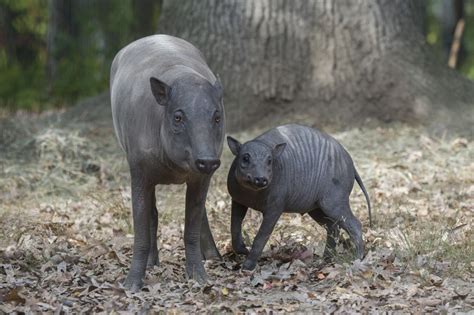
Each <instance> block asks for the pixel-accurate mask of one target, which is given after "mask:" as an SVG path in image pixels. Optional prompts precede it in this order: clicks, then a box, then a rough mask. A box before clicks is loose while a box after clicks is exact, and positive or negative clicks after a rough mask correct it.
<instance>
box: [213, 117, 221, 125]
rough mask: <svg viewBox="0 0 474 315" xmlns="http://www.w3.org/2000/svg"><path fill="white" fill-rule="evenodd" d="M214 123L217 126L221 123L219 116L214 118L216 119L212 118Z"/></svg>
mask: <svg viewBox="0 0 474 315" xmlns="http://www.w3.org/2000/svg"><path fill="white" fill-rule="evenodd" d="M214 121H215V122H216V124H218V123H220V122H221V118H220V117H219V116H216V118H214Z"/></svg>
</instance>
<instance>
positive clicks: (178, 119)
mask: <svg viewBox="0 0 474 315" xmlns="http://www.w3.org/2000/svg"><path fill="white" fill-rule="evenodd" d="M181 121H183V115H182V114H181V113H180V112H177V113H174V122H175V123H180V122H181Z"/></svg>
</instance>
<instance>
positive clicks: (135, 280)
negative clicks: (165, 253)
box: [124, 171, 154, 292]
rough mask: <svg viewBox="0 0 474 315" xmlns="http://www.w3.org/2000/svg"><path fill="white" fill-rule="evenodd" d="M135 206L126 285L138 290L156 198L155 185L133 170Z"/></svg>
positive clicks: (147, 248) (133, 200)
mask: <svg viewBox="0 0 474 315" xmlns="http://www.w3.org/2000/svg"><path fill="white" fill-rule="evenodd" d="M131 175H132V208H133V230H134V240H133V257H132V264H131V266H130V270H129V271H128V275H127V279H126V280H125V283H124V286H125V287H126V288H127V289H129V290H131V291H134V292H136V291H138V290H140V289H141V287H142V286H143V278H144V277H145V270H146V265H147V260H148V254H149V252H150V212H151V209H152V202H153V200H154V198H153V194H154V187H153V185H151V184H150V183H149V182H147V180H146V178H145V177H144V176H143V174H142V173H141V172H137V171H132V172H131Z"/></svg>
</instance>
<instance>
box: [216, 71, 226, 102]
mask: <svg viewBox="0 0 474 315" xmlns="http://www.w3.org/2000/svg"><path fill="white" fill-rule="evenodd" d="M214 88H215V89H216V91H217V96H218V98H219V99H221V98H222V97H223V96H224V88H223V87H222V83H221V78H220V77H219V75H216V82H214Z"/></svg>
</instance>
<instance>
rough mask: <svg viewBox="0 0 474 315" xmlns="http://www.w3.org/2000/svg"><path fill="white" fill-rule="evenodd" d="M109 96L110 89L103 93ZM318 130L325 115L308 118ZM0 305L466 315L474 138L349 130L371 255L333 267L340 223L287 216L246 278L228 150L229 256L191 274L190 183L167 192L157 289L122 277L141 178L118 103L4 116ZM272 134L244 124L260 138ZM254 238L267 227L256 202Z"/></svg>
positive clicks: (218, 184)
mask: <svg viewBox="0 0 474 315" xmlns="http://www.w3.org/2000/svg"><path fill="white" fill-rule="evenodd" d="M100 100H102V101H104V102H106V96H103V97H102V98H100ZM298 119H299V121H305V122H306V123H307V124H308V125H311V121H310V118H301V117H300V118H298ZM0 128H1V133H0V200H1V204H0V217H1V222H0V225H1V226H0V310H1V311H3V312H6V313H10V312H13V311H18V312H31V311H32V312H56V311H64V312H79V311H81V312H102V311H105V312H113V311H117V312H119V311H122V312H123V311H128V312H139V311H150V312H153V311H159V310H166V311H169V312H176V313H188V312H197V311H199V312H203V311H204V312H219V313H220V312H249V313H269V312H270V311H277V312H292V311H305V312H309V311H323V312H344V311H348V312H380V311H401V312H448V313H451V312H466V311H472V310H473V309H474V292H473V291H474V290H473V281H474V276H473V270H474V232H473V214H474V142H473V141H472V139H465V138H460V137H457V136H456V135H449V136H443V137H434V136H431V135H430V134H429V133H427V132H426V131H425V130H424V129H423V128H417V127H410V126H407V125H403V124H390V125H384V126H381V127H376V126H370V127H361V128H355V129H351V130H347V131H344V132H334V133H333V135H334V136H335V138H337V139H338V140H339V141H340V142H341V143H342V144H343V145H344V146H345V147H346V148H347V150H348V151H349V152H350V153H351V155H352V157H353V159H354V162H355V165H356V166H357V168H358V170H359V173H360V174H361V177H362V179H363V181H364V183H365V186H366V187H367V190H368V191H369V194H370V197H371V201H372V206H373V213H374V219H375V224H374V226H373V227H372V228H369V227H368V213H367V207H366V202H365V199H364V197H363V194H362V192H361V191H360V189H359V188H358V187H356V188H354V191H353V193H352V196H351V204H352V207H353V210H354V212H355V214H356V215H357V216H358V217H359V218H360V219H361V221H362V224H363V226H364V228H363V230H364V238H365V240H366V244H367V245H366V247H367V251H368V254H367V255H366V257H365V258H364V260H362V261H359V260H357V261H352V259H351V256H350V255H349V254H348V253H350V248H347V246H346V245H347V243H348V242H347V237H344V236H345V234H343V237H342V239H341V241H340V244H339V245H338V256H337V257H336V259H335V262H334V263H331V264H323V262H322V261H321V254H322V251H323V248H324V244H325V231H324V229H323V228H321V227H319V226H317V225H316V224H315V223H314V222H313V221H312V219H311V218H310V217H309V216H300V215H289V214H288V215H284V216H283V217H282V219H281V220H280V221H279V223H278V225H277V227H276V229H275V231H274V233H273V235H272V237H271V239H270V241H269V244H268V245H267V247H266V249H265V252H264V255H263V257H262V258H261V259H260V260H259V266H258V267H257V269H256V271H255V272H253V273H250V274H247V273H245V274H244V273H242V272H240V271H239V267H240V264H241V263H242V261H243V257H241V256H236V255H234V254H233V253H232V250H231V246H230V234H229V225H230V198H229V196H228V194H227V189H226V184H225V180H226V175H227V174H226V172H227V169H228V167H229V165H230V162H231V159H232V156H231V154H230V152H229V150H228V149H227V147H226V148H225V150H224V154H223V158H222V160H223V163H222V166H221V167H220V169H219V170H218V171H217V172H216V174H215V176H214V178H213V181H212V184H211V188H210V192H209V195H208V200H207V209H208V212H209V218H210V223H211V228H212V230H213V233H214V237H215V239H216V242H217V245H218V248H219V250H220V251H221V253H222V254H223V260H222V261H211V262H206V268H207V270H208V273H209V276H210V281H209V283H208V285H205V286H200V285H198V284H197V283H195V282H194V281H192V280H191V281H187V280H186V279H185V276H184V244H183V229H184V191H185V187H184V185H180V186H158V187H157V208H158V211H159V250H160V261H161V265H160V266H159V267H155V268H154V269H153V270H149V271H147V276H146V281H145V284H146V285H145V287H144V289H143V290H142V291H141V292H139V293H135V294H132V293H130V292H127V291H125V290H124V289H123V287H122V286H121V282H122V281H123V279H124V277H125V275H126V272H127V270H128V266H129V263H130V259H131V245H132V241H133V234H132V224H131V211H130V186H129V175H128V171H127V166H126V160H125V158H124V154H123V153H122V152H121V150H120V149H119V147H118V145H117V142H116V139H115V136H114V132H113V128H112V124H111V119H110V111H109V109H108V107H107V106H105V105H97V100H95V101H90V102H84V103H82V104H80V105H79V106H76V107H73V108H71V109H68V110H67V111H64V112H61V113H59V112H50V113H43V114H41V115H33V114H16V115H15V116H13V117H11V116H10V117H6V118H4V119H3V120H2V121H0ZM263 130H264V129H261V130H247V131H244V132H239V133H232V135H233V136H236V137H237V138H239V139H240V140H248V139H250V138H251V137H253V136H254V135H257V134H259V133H260V132H262V131H263ZM244 222H245V223H244V230H245V235H246V238H247V245H250V241H251V240H252V239H253V237H254V235H255V233H256V230H257V229H258V227H259V223H260V214H259V213H257V212H255V211H249V213H248V214H247V218H246V219H245V221H244Z"/></svg>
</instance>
